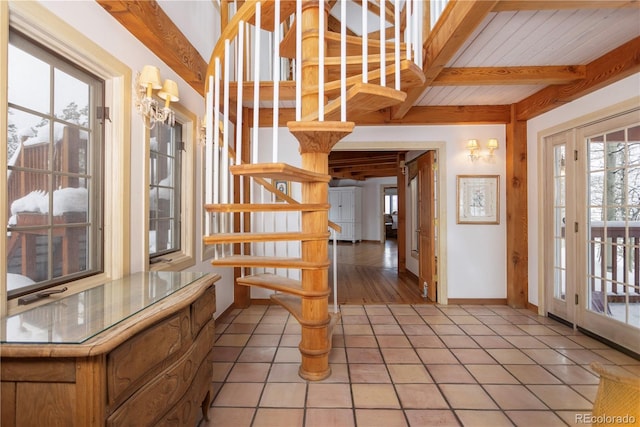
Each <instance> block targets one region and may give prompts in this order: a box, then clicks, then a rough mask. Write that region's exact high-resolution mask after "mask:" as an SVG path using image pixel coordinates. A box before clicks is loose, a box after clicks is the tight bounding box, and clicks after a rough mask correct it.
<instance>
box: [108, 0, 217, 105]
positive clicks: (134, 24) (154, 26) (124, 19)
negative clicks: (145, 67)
mask: <svg viewBox="0 0 640 427" xmlns="http://www.w3.org/2000/svg"><path fill="white" fill-rule="evenodd" d="M96 2H97V3H98V4H99V5H100V6H102V7H103V8H104V9H105V10H106V11H107V12H109V14H111V16H113V17H114V18H115V19H116V20H117V21H118V22H120V23H121V24H122V25H123V26H124V27H125V28H126V29H127V30H129V32H130V33H131V34H133V35H134V36H135V37H136V38H137V39H138V40H140V41H141V42H142V44H144V45H145V46H146V47H147V48H149V50H151V51H152V52H153V53H154V54H156V55H157V56H158V57H159V58H160V59H161V60H162V61H163V62H165V63H166V64H167V65H168V66H169V67H170V68H171V69H172V70H173V71H175V72H176V74H178V75H179V76H180V77H181V78H182V79H183V80H184V81H186V82H187V83H188V84H189V86H191V87H192V88H193V89H195V91H196V92H198V93H199V94H200V95H202V96H204V81H205V76H206V71H207V63H206V62H205V60H204V59H203V58H202V56H200V54H199V53H198V51H197V50H196V48H195V47H193V45H192V44H191V42H189V40H188V39H187V38H186V37H185V35H184V34H182V32H181V31H180V30H179V29H178V27H177V26H176V25H175V24H174V23H173V21H171V19H170V18H169V17H168V16H167V14H166V13H165V12H164V11H163V10H162V8H161V7H160V6H159V5H158V3H157V2H156V1H155V0H142V1H141V0H135V1H132V0H96Z"/></svg>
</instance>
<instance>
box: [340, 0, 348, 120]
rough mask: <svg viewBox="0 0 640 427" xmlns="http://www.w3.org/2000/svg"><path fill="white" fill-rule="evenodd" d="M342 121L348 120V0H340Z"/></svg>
mask: <svg viewBox="0 0 640 427" xmlns="http://www.w3.org/2000/svg"><path fill="white" fill-rule="evenodd" d="M340 121H342V122H346V121H347V1H346V0H340Z"/></svg>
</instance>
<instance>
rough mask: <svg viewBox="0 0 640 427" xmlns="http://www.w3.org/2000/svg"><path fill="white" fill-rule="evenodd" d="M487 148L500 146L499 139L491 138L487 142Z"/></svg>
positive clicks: (492, 148) (493, 148)
mask: <svg viewBox="0 0 640 427" xmlns="http://www.w3.org/2000/svg"><path fill="white" fill-rule="evenodd" d="M487 148H488V149H489V150H495V149H496V148H498V140H497V139H495V138H491V139H490V140H489V142H488V143H487Z"/></svg>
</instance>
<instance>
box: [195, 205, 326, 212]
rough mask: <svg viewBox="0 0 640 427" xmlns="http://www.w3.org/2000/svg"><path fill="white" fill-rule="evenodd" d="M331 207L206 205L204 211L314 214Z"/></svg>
mask: <svg viewBox="0 0 640 427" xmlns="http://www.w3.org/2000/svg"><path fill="white" fill-rule="evenodd" d="M329 207H330V205H329V204H328V203H316V204H303V203H263V204H257V203H230V204H218V205H214V204H207V205H204V209H205V211H207V212H313V211H326V210H329Z"/></svg>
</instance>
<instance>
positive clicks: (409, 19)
mask: <svg viewBox="0 0 640 427" xmlns="http://www.w3.org/2000/svg"><path fill="white" fill-rule="evenodd" d="M412 5H413V0H406V3H405V6H404V7H405V9H406V13H405V15H404V16H405V22H406V26H405V37H404V42H405V45H406V47H407V60H408V61H411V53H412V52H411V44H412V40H413V16H412V13H413V12H412Z"/></svg>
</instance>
